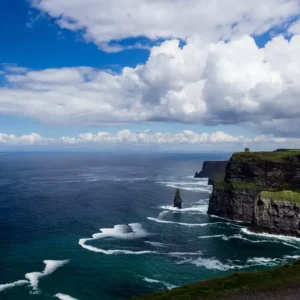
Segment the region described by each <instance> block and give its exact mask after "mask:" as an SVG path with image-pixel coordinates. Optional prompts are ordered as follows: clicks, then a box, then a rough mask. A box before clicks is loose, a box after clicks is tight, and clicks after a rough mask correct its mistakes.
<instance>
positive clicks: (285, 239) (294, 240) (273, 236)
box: [241, 228, 300, 249]
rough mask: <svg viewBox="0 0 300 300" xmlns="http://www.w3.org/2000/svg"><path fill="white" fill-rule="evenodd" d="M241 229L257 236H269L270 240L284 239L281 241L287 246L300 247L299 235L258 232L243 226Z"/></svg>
mask: <svg viewBox="0 0 300 300" xmlns="http://www.w3.org/2000/svg"><path fill="white" fill-rule="evenodd" d="M241 231H242V232H243V233H245V234H248V235H255V236H259V237H263V238H267V239H270V240H277V241H282V242H281V243H282V244H283V245H286V246H289V247H292V248H295V249H300V238H298V237H293V236H287V235H280V234H278V235H277V234H270V233H256V232H252V231H250V230H249V229H247V228H242V229H241ZM293 243H294V244H293ZM295 244H296V245H295Z"/></svg>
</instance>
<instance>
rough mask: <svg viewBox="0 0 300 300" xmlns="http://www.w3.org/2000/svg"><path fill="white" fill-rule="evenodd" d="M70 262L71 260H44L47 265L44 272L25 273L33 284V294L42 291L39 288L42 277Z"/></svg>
mask: <svg viewBox="0 0 300 300" xmlns="http://www.w3.org/2000/svg"><path fill="white" fill-rule="evenodd" d="M68 262H69V260H44V264H45V265H46V267H45V269H44V271H43V272H32V273H27V274H25V278H27V279H28V280H29V283H30V285H31V286H32V289H33V294H39V293H40V290H39V289H38V284H39V280H40V278H42V277H45V276H48V275H50V274H52V273H53V272H54V271H55V270H56V269H58V268H60V267H62V266H63V265H65V264H67V263H68Z"/></svg>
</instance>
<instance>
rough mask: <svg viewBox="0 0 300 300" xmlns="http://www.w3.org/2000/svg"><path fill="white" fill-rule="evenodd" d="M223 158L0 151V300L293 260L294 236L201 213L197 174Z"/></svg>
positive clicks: (159, 285) (88, 294)
mask: <svg viewBox="0 0 300 300" xmlns="http://www.w3.org/2000/svg"><path fill="white" fill-rule="evenodd" d="M229 157H230V154H34V153H32V154H3V155H1V156H0V245H1V247H0V268H1V272H0V299H1V300H2V299H3V300H4V299H17V300H19V299H26V300H27V299H37V300H38V299H62V300H72V299H80V300H87V299H91V300H93V299H100V300H115V299H128V298H130V297H132V296H139V295H143V294H147V293H151V292H155V291H158V290H162V289H172V288H174V287H176V286H180V285H182V284H184V283H187V282H195V281H198V280H203V279H207V278H211V277H214V276H220V275H223V274H228V273H230V272H233V271H237V270H251V269H262V268H270V267H274V266H277V265H282V264H285V263H288V262H291V261H293V260H294V259H296V258H297V257H299V256H300V240H299V239H297V238H291V237H285V236H273V235H268V234H253V233H251V232H250V231H249V230H248V229H247V226H248V224H244V223H240V222H231V221H228V220H225V219H221V218H217V217H211V216H208V215H207V214H206V212H207V208H208V198H209V195H210V193H211V187H210V186H208V185H207V179H195V178H193V174H194V172H195V171H199V170H200V169H201V167H202V162H203V161H204V160H216V159H220V160H221V159H227V158H229ZM176 188H180V189H181V196H182V199H183V209H182V210H178V209H176V208H174V207H173V206H172V201H173V197H174V195H175V189H176Z"/></svg>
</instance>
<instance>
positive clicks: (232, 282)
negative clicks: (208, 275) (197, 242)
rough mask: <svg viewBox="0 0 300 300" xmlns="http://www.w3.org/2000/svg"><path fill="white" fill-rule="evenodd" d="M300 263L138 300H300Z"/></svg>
mask: <svg viewBox="0 0 300 300" xmlns="http://www.w3.org/2000/svg"><path fill="white" fill-rule="evenodd" d="M299 288H300V260H298V261H296V262H294V263H293V264H291V265H285V266H282V267H278V268H276V269H273V270H267V271H253V272H240V273H233V274H231V275H228V276H225V277H217V278H213V279H210V280H206V281H199V282H196V283H191V284H185V285H184V286H182V287H179V288H175V289H172V290H169V291H162V292H157V293H154V294H152V295H148V296H144V297H141V298H134V299H136V300H138V299H139V300H200V299H201V300H210V299H215V300H216V299H219V300H233V299H234V300H238V299H244V300H251V299H256V300H263V299H276V300H279V299H280V300H284V299H290V300H291V299H299Z"/></svg>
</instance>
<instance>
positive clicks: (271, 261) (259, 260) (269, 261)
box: [247, 257, 282, 267]
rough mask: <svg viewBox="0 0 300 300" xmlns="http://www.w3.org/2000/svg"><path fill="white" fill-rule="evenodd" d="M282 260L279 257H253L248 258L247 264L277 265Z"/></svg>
mask: <svg viewBox="0 0 300 300" xmlns="http://www.w3.org/2000/svg"><path fill="white" fill-rule="evenodd" d="M281 262H282V259H280V258H268V257H253V258H248V260H247V264H250V265H249V266H257V265H261V266H269V267H274V266H277V265H278V264H280V263H281Z"/></svg>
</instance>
